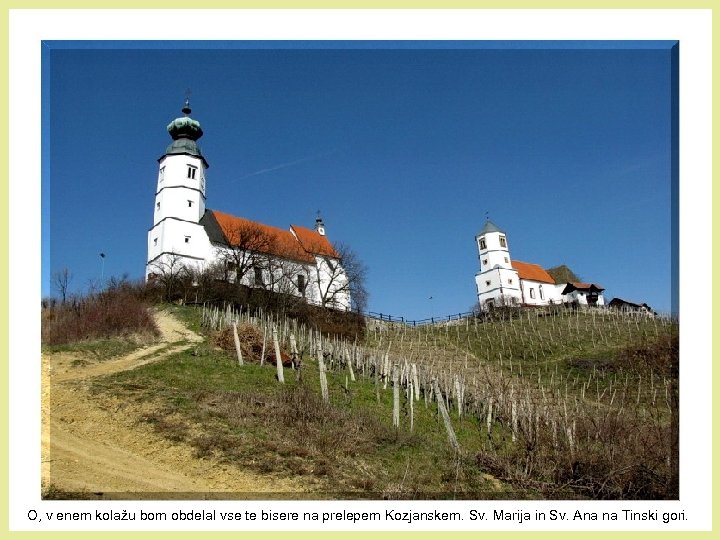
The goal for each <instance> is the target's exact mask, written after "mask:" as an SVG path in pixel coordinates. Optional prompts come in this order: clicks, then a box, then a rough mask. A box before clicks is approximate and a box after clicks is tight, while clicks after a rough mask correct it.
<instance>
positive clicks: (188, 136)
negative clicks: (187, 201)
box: [165, 99, 208, 167]
mask: <svg viewBox="0 0 720 540" xmlns="http://www.w3.org/2000/svg"><path fill="white" fill-rule="evenodd" d="M182 112H183V114H184V115H185V116H181V117H179V118H176V119H175V120H173V121H172V122H170V123H169V124H168V127H167V130H168V133H170V136H171V137H172V138H173V142H172V143H171V144H170V146H168V147H167V149H166V150H165V155H168V154H187V155H191V156H197V157H199V158H202V160H203V161H205V158H204V157H203V155H202V152H201V151H200V146H199V145H198V144H197V142H196V141H197V140H198V139H199V138H200V137H202V135H203V130H202V128H201V127H200V122H198V121H197V120H193V119H192V118H190V116H189V115H190V113H191V112H192V109H190V100H188V99H186V100H185V105H184V107H183V108H182ZM205 167H208V165H207V162H205Z"/></svg>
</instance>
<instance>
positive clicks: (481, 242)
mask: <svg viewBox="0 0 720 540" xmlns="http://www.w3.org/2000/svg"><path fill="white" fill-rule="evenodd" d="M486 247H487V246H486V245H485V238H481V239H480V249H485V248H486Z"/></svg>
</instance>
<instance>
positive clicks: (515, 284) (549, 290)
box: [475, 220, 605, 310]
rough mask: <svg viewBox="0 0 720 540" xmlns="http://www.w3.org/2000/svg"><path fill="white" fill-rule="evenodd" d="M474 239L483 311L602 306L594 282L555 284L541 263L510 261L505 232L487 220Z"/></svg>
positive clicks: (601, 296) (601, 289)
mask: <svg viewBox="0 0 720 540" xmlns="http://www.w3.org/2000/svg"><path fill="white" fill-rule="evenodd" d="M475 241H476V246H477V249H478V256H479V259H480V271H479V272H478V273H477V274H475V285H476V288H477V299H478V305H479V306H480V308H481V309H482V310H489V309H492V308H494V307H501V306H548V305H552V304H567V303H576V304H580V305H586V306H603V305H605V300H604V298H603V291H604V290H605V289H604V288H603V287H600V286H599V285H597V284H595V283H556V282H555V280H554V279H553V278H552V276H551V275H550V274H548V273H547V271H546V270H545V269H543V268H542V267H541V266H540V265H538V264H533V263H526V262H520V261H513V260H512V259H511V258H510V249H509V247H508V240H507V235H506V234H505V232H503V231H502V230H500V228H498V226H497V225H495V224H494V223H493V222H491V221H490V220H487V221H486V222H485V226H484V227H483V228H482V230H481V231H480V232H479V233H478V234H477V235H476V237H475Z"/></svg>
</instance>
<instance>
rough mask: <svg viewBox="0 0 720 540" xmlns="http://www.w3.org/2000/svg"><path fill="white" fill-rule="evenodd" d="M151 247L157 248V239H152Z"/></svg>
mask: <svg viewBox="0 0 720 540" xmlns="http://www.w3.org/2000/svg"><path fill="white" fill-rule="evenodd" d="M153 246H157V238H153Z"/></svg>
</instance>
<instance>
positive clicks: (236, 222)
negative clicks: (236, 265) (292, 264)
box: [210, 210, 337, 263]
mask: <svg viewBox="0 0 720 540" xmlns="http://www.w3.org/2000/svg"><path fill="white" fill-rule="evenodd" d="M210 211H211V212H212V214H213V216H214V217H215V220H216V221H217V223H218V225H219V226H220V229H221V230H222V233H223V234H224V235H225V238H226V240H227V241H228V243H229V244H231V245H234V246H239V245H241V244H244V243H245V244H247V247H248V249H250V250H253V251H259V252H261V253H267V254H268V255H276V256H278V257H283V258H285V259H291V260H296V261H301V262H307V263H313V262H315V259H314V255H315V254H317V255H328V256H330V257H337V252H336V251H335V249H334V248H333V247H332V244H331V243H330V241H329V240H328V239H327V238H325V237H324V236H321V235H320V234H318V233H317V232H316V231H312V230H310V229H306V228H305V227H299V226H297V225H293V226H292V229H293V231H295V234H293V232H292V231H287V230H284V229H280V228H278V227H273V226H271V225H265V224H264V223H258V222H256V221H250V220H249V219H245V218H241V217H237V216H232V215H230V214H226V213H224V212H218V211H217V210H210Z"/></svg>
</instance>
